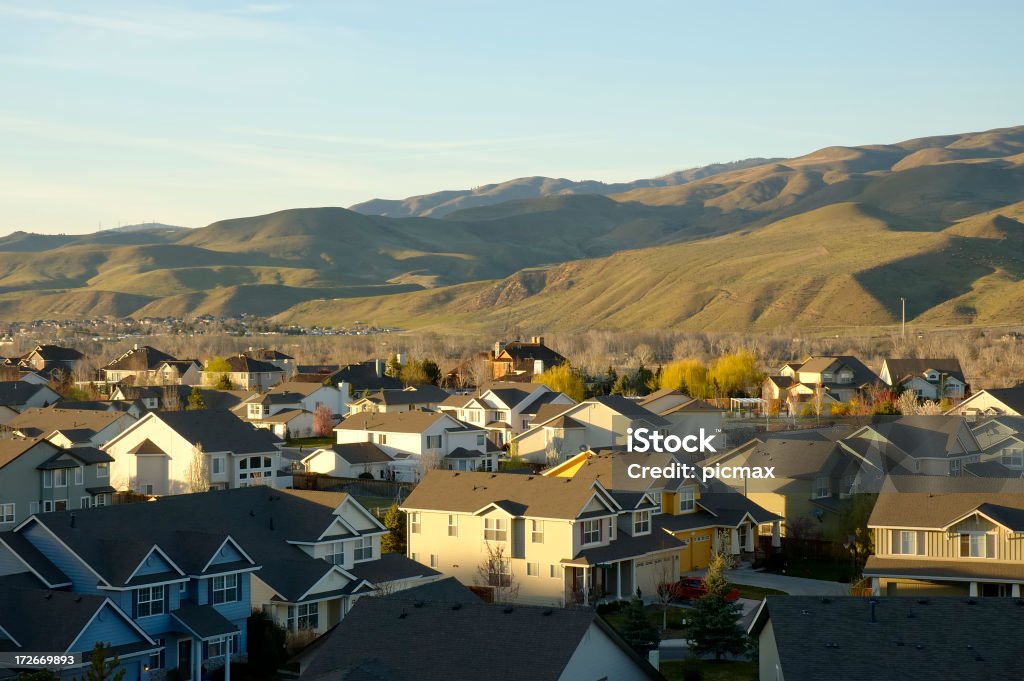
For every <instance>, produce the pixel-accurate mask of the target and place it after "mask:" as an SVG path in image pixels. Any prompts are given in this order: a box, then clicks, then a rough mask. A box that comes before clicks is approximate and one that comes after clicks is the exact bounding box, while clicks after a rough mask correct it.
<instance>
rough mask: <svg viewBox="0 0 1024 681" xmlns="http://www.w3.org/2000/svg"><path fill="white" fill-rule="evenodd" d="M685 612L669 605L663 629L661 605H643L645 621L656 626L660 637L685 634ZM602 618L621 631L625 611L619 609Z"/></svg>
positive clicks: (677, 636)
mask: <svg viewBox="0 0 1024 681" xmlns="http://www.w3.org/2000/svg"><path fill="white" fill-rule="evenodd" d="M686 612H687V611H686V610H684V609H683V608H679V607H676V606H669V608H668V613H667V617H668V619H667V622H668V628H667V629H665V630H664V631H663V630H662V628H661V625H662V622H663V621H664V620H663V619H662V618H663V617H664V615H663V613H662V608H661V606H660V605H647V606H644V614H645V615H647V621H649V622H650V623H651V624H653V625H654V626H655V628H657V630H658V632H659V633H660V634H661V638H662V639H668V638H683V636H684V634H685V627H684V626H683V619H684V618H685V617H686ZM604 619H605V621H606V622H608V624H610V625H612V628H614V629H615V630H616V631H622V625H623V624H624V623H625V621H626V611H625V610H621V611H619V612H613V613H608V614H607V615H604Z"/></svg>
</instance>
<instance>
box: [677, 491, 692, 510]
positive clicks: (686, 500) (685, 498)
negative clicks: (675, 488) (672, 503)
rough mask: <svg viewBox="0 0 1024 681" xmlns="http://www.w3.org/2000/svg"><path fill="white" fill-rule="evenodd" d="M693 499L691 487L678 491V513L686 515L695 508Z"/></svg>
mask: <svg viewBox="0 0 1024 681" xmlns="http://www.w3.org/2000/svg"><path fill="white" fill-rule="evenodd" d="M695 497H696V495H695V494H694V491H693V488H692V487H684V488H683V489H681V490H679V512H680V513H688V512H689V511H692V510H693V509H694V508H695V504H696V501H695Z"/></svg>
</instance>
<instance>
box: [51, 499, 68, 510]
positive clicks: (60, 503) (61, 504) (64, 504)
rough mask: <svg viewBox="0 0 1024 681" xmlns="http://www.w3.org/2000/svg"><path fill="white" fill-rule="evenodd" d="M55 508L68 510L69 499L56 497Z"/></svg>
mask: <svg viewBox="0 0 1024 681" xmlns="http://www.w3.org/2000/svg"><path fill="white" fill-rule="evenodd" d="M53 510H55V511H66V510H68V500H67V499H56V500H55V501H54V502H53Z"/></svg>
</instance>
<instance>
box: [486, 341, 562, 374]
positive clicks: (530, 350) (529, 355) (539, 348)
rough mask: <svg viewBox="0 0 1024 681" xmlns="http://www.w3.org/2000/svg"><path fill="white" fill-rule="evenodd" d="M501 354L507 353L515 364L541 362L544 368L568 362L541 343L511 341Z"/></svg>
mask: <svg viewBox="0 0 1024 681" xmlns="http://www.w3.org/2000/svg"><path fill="white" fill-rule="evenodd" d="M502 352H506V353H508V355H509V357H511V358H512V359H514V360H515V361H517V362H523V361H530V362H532V361H534V360H538V359H539V360H542V361H543V362H544V367H545V368H549V367H553V366H557V365H559V364H565V362H567V361H568V360H566V359H565V357H563V356H562V355H560V354H558V353H557V352H555V351H554V350H552V349H551V348H549V347H548V346H546V345H544V344H543V343H527V342H525V341H512V342H511V343H508V344H507V345H506V346H505V347H504V349H503V350H502ZM499 354H500V353H499Z"/></svg>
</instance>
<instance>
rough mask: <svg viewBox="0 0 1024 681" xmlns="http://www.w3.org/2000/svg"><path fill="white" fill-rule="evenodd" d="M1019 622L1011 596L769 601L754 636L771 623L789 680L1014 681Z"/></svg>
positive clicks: (1017, 673)
mask: <svg viewBox="0 0 1024 681" xmlns="http://www.w3.org/2000/svg"><path fill="white" fill-rule="evenodd" d="M873 604H874V605H873ZM872 611H873V612H874V617H872ZM1022 618H1024V608H1021V607H1020V601H1019V600H1017V599H1011V598H979V599H966V598H954V597H945V598H941V597H940V598H879V599H867V598H858V597H853V596H844V597H836V598H821V597H815V596H768V597H767V599H766V601H765V603H764V605H763V606H762V607H761V610H760V611H759V612H758V614H757V616H756V617H755V618H754V621H753V624H752V625H751V632H752V633H753V634H754V635H757V634H758V633H759V632H760V631H761V630H762V629H763V628H764V626H765V624H766V623H767V622H769V621H770V622H771V626H772V632H773V634H774V638H775V645H776V647H777V649H778V654H779V664H780V666H781V670H782V674H783V675H784V676H785V678H787V679H819V678H821V679H824V678H827V679H830V680H832V681H864V680H865V679H883V678H884V679H902V680H905V681H931V680H933V679H962V680H964V681H1010V680H1011V679H1013V680H1014V681H1016V680H1018V679H1020V647H1019V645H1018V641H1017V638H1016V636H1012V635H1005V633H1006V632H1014V631H1019V630H1020V628H1021V622H1022ZM982 632H1000V633H1001V634H1003V635H985V634H984V633H982ZM762 654H764V653H763V652H762Z"/></svg>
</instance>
